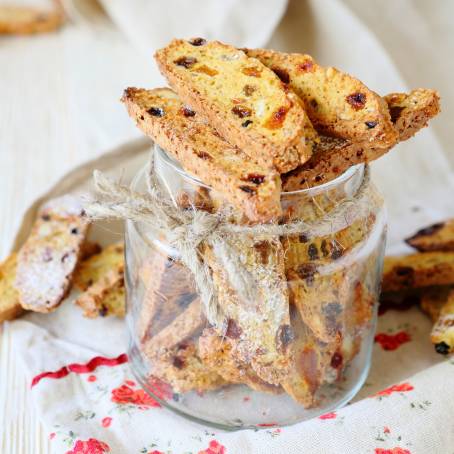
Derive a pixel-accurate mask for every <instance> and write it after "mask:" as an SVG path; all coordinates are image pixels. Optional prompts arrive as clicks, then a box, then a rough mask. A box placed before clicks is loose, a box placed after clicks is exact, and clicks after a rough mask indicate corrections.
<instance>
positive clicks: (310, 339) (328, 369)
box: [282, 304, 342, 408]
mask: <svg viewBox="0 0 454 454" xmlns="http://www.w3.org/2000/svg"><path fill="white" fill-rule="evenodd" d="M290 319H291V324H292V329H293V332H294V333H295V338H294V340H293V342H292V343H291V346H290V348H291V351H292V362H291V367H290V370H289V373H288V374H287V376H286V377H285V378H284V380H283V381H282V387H283V388H284V390H285V392H287V394H289V395H290V396H291V397H292V398H293V399H294V400H296V401H297V402H299V403H300V404H302V405H303V406H304V407H305V408H310V407H313V406H314V405H315V404H316V392H317V391H318V389H319V388H320V386H321V385H322V384H323V383H331V382H333V381H335V380H336V379H337V377H338V375H339V372H338V370H337V369H338V368H339V366H341V365H342V364H336V363H335V362H333V361H332V358H333V356H334V354H335V353H336V351H337V350H338V349H339V340H338V339H336V340H335V341H333V342H321V341H320V340H318V339H317V338H316V337H315V336H314V335H313V333H312V331H311V330H310V329H309V328H308V327H307V325H305V324H304V322H303V320H302V318H301V315H300V313H299V311H298V309H297V308H296V307H295V306H294V305H293V304H292V305H291V306H290ZM332 363H333V364H334V365H335V366H336V367H333V366H332Z"/></svg>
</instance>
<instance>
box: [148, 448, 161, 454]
mask: <svg viewBox="0 0 454 454" xmlns="http://www.w3.org/2000/svg"><path fill="white" fill-rule="evenodd" d="M148 454H164V453H163V452H162V451H156V449H155V450H154V451H150V452H149V453H148Z"/></svg>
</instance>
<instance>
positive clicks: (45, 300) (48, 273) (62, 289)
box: [15, 195, 88, 312]
mask: <svg viewBox="0 0 454 454" xmlns="http://www.w3.org/2000/svg"><path fill="white" fill-rule="evenodd" d="M83 214H84V213H83V209H82V206H81V205H80V202H79V200H78V199H77V198H75V197H73V196H69V195H68V196H63V197H60V198H58V199H54V200H51V201H50V202H48V203H47V204H46V205H45V206H44V207H43V208H42V209H41V210H40V212H39V213H38V218H37V220H36V221H35V224H34V225H33V228H32V231H31V233H30V236H29V237H28V239H27V241H26V242H25V244H24V245H23V246H22V248H21V250H20V251H19V253H18V259H17V275H16V284H15V285H16V288H17V289H18V291H19V295H20V302H21V305H22V307H24V308H25V309H29V310H32V311H36V312H50V311H52V310H54V309H56V308H57V306H58V305H59V304H60V303H61V302H62V300H63V299H64V297H65V296H66V295H67V293H68V292H69V290H70V286H71V284H72V279H73V274H74V270H75V268H76V265H77V263H78V261H79V258H80V255H81V251H82V245H83V244H84V242H85V239H86V235H87V231H88V223H87V221H86V220H85V218H84V216H83Z"/></svg>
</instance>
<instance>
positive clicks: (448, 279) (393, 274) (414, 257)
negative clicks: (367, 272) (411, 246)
mask: <svg viewBox="0 0 454 454" xmlns="http://www.w3.org/2000/svg"><path fill="white" fill-rule="evenodd" d="M450 284H454V252H423V253H416V254H410V255H404V256H395V257H386V258H385V263H384V270H383V281H382V291H383V292H393V291H400V290H405V289H408V288H419V287H428V286H432V285H450Z"/></svg>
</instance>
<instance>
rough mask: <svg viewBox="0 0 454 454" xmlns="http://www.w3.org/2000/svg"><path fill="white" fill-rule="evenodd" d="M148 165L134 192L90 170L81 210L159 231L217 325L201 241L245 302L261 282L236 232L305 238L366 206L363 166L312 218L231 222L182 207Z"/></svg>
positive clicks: (225, 215)
mask: <svg viewBox="0 0 454 454" xmlns="http://www.w3.org/2000/svg"><path fill="white" fill-rule="evenodd" d="M151 159H152V158H151ZM153 169H154V167H153V162H152V161H151V162H150V166H149V171H148V172H147V175H148V176H147V186H148V193H138V192H135V191H133V190H132V189H130V188H129V187H128V186H125V185H122V184H120V183H117V182H114V181H112V180H110V179H108V178H107V177H106V176H105V175H103V174H102V173H101V172H99V171H97V170H95V172H94V174H93V179H94V188H95V193H96V198H95V199H93V200H91V201H90V202H89V203H88V204H87V206H86V213H87V215H88V217H89V218H90V219H92V220H96V219H123V220H130V221H133V222H138V223H143V224H146V225H148V226H150V227H151V228H152V229H153V230H154V231H155V232H161V233H164V235H165V238H166V243H167V244H168V245H169V246H170V247H172V248H173V249H175V250H176V251H178V254H179V259H180V260H181V262H182V263H183V264H184V265H185V266H186V267H187V268H188V269H189V270H190V271H191V273H192V275H193V277H194V281H195V284H196V287H197V290H198V292H199V295H200V297H201V300H202V302H203V304H204V308H205V315H206V317H207V319H208V321H209V322H210V323H211V324H212V325H214V326H216V327H217V328H218V329H219V330H220V331H223V330H224V329H225V327H226V320H225V316H224V312H223V310H222V307H221V306H220V305H219V304H218V298H217V292H216V288H215V285H214V284H213V279H212V276H211V271H210V268H209V266H208V264H207V263H206V262H205V261H204V259H203V254H202V251H203V249H204V248H205V247H209V248H211V250H212V251H213V254H214V256H215V259H216V260H217V261H218V263H219V264H221V265H222V268H223V269H224V270H225V271H226V272H227V275H228V277H229V283H230V285H231V286H232V288H233V289H234V290H235V291H236V293H237V295H238V296H239V297H240V298H241V299H242V300H243V301H245V302H248V301H258V293H257V292H258V288H259V287H261V292H262V294H263V285H264V283H262V282H259V281H258V279H257V278H256V276H254V273H253V272H250V271H248V270H246V269H245V267H244V265H243V263H242V262H241V259H240V257H239V254H238V243H239V242H241V237H242V236H243V238H244V239H246V238H245V237H248V238H249V239H251V238H253V239H254V240H255V239H257V241H259V240H260V241H263V240H266V239H268V240H271V239H272V238H276V237H277V238H279V237H280V236H287V235H301V234H304V235H305V236H306V237H307V238H308V239H310V238H314V237H322V236H327V235H330V234H331V233H333V232H336V231H338V230H341V229H344V228H346V227H348V226H349V225H351V223H352V222H354V221H355V219H359V218H361V217H363V216H364V213H365V210H369V207H368V193H367V191H368V188H369V185H370V171H369V168H368V167H367V166H366V168H365V174H364V178H363V180H362V182H361V184H360V187H359V188H358V190H357V191H356V193H355V195H354V196H353V197H351V198H346V199H344V200H343V201H341V202H340V203H339V204H338V205H337V206H336V208H334V209H333V210H331V211H330V212H329V213H328V214H327V215H326V216H324V217H322V218H320V219H316V220H314V221H303V220H295V221H291V222H288V223H286V224H282V225H281V224H277V223H268V224H256V225H240V224H235V223H233V222H232V217H231V212H229V211H219V212H217V213H208V212H206V211H203V210H198V209H196V208H193V209H190V210H188V209H182V208H180V207H178V206H176V205H175V204H174V203H173V202H172V200H171V198H170V197H168V196H167V195H166V194H164V193H163V192H162V190H161V188H160V185H159V182H158V179H157V176H156V174H155V173H154V171H153ZM249 243H250V241H249ZM265 285H266V284H265ZM264 294H265V295H266V289H265V293H264ZM264 304H266V302H264Z"/></svg>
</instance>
